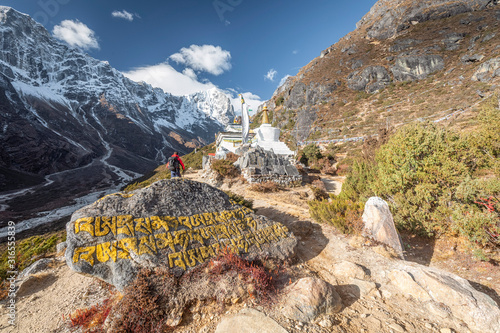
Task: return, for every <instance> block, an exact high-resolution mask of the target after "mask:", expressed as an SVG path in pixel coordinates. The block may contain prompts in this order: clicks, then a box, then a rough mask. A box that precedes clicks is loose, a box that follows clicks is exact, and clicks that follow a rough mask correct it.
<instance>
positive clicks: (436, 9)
mask: <svg viewBox="0 0 500 333" xmlns="http://www.w3.org/2000/svg"><path fill="white" fill-rule="evenodd" d="M488 5H490V6H494V5H496V1H491V0H459V1H449V0H423V1H409V0H379V1H378V2H377V3H375V5H374V6H373V7H372V8H371V9H370V11H369V12H368V13H367V14H366V15H365V16H363V18H362V19H361V20H360V21H359V22H358V23H357V24H356V27H357V28H360V27H362V26H363V27H365V28H366V30H367V35H368V37H370V38H377V39H387V38H390V37H392V36H394V35H395V34H396V33H398V32H399V31H402V30H405V29H407V28H408V27H409V26H410V24H412V23H418V22H425V21H429V20H435V19H440V18H445V17H450V16H454V15H458V14H461V13H467V12H472V11H475V10H482V9H485V8H486V7H487V6H488Z"/></svg>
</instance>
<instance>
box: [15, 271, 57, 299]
mask: <svg viewBox="0 0 500 333" xmlns="http://www.w3.org/2000/svg"><path fill="white" fill-rule="evenodd" d="M56 281H57V277H56V276H55V275H53V274H51V273H38V274H34V275H30V276H29V277H28V278H26V280H24V281H23V282H22V284H21V285H20V286H19V289H18V291H17V296H18V297H26V296H30V295H32V294H36V293H37V292H39V291H42V290H44V289H47V288H48V287H50V286H51V285H52V284H53V283H54V282H56Z"/></svg>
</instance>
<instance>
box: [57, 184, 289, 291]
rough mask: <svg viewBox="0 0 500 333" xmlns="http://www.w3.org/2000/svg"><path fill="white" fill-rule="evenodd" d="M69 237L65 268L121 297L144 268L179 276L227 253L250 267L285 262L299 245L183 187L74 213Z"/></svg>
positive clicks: (207, 189) (221, 196) (218, 198)
mask: <svg viewBox="0 0 500 333" xmlns="http://www.w3.org/2000/svg"><path fill="white" fill-rule="evenodd" d="M66 231H67V240H66V243H67V249H66V254H65V257H66V263H67V264H68V265H69V266H70V267H71V268H72V269H73V270H75V271H77V272H80V273H84V274H90V275H93V276H96V277H98V278H100V279H102V280H104V281H106V282H108V283H111V284H113V285H114V286H116V287H117V288H118V289H120V290H122V289H123V288H124V287H125V286H126V285H127V284H129V283H130V282H131V281H133V279H134V278H135V276H136V274H137V272H138V270H139V269H141V268H149V269H152V268H155V267H164V268H166V269H169V270H170V271H171V272H172V273H173V274H174V275H176V276H180V275H182V274H183V273H184V272H186V271H189V270H190V269H192V268H194V267H196V266H198V265H200V264H202V263H203V262H205V261H207V260H209V259H210V258H214V257H216V256H217V255H218V253H220V251H222V250H224V249H227V250H229V251H232V252H234V253H238V254H240V255H242V256H243V257H245V258H247V259H248V260H255V259H258V258H264V257H266V258H275V259H280V260H284V259H286V258H287V257H288V256H289V255H291V254H292V252H293V248H294V246H295V245H296V239H295V237H294V236H293V235H292V234H291V233H290V232H289V231H288V229H287V228H286V227H285V226H283V225H282V224H280V223H277V222H273V221H271V220H269V219H267V218H265V217H263V216H258V215H255V214H254V213H253V211H252V210H250V209H248V208H246V207H242V206H239V205H237V204H235V203H234V202H232V201H230V200H229V197H228V196H227V195H226V194H225V193H224V192H222V191H220V190H217V189H215V188H213V187H211V186H209V185H207V184H204V183H198V182H194V181H189V180H183V179H175V180H163V181H159V182H156V183H154V184H152V185H151V186H149V187H147V188H145V189H141V190H137V191H134V192H131V193H116V194H114V195H109V196H106V197H104V198H102V199H100V200H98V201H96V202H95V203H93V204H92V205H89V206H87V207H84V208H82V209H80V210H78V211H76V212H75V213H74V214H73V216H72V217H71V222H69V223H68V224H67V226H66Z"/></svg>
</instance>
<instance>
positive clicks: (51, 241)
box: [0, 231, 66, 281]
mask: <svg viewBox="0 0 500 333" xmlns="http://www.w3.org/2000/svg"><path fill="white" fill-rule="evenodd" d="M65 240H66V233H65V232H64V231H57V232H51V233H47V234H45V235H40V236H32V237H29V238H26V239H23V240H20V241H17V242H16V263H15V264H16V267H15V269H11V268H10V266H9V263H8V260H9V256H8V251H7V249H6V248H5V251H2V250H3V248H0V252H1V253H2V255H1V256H0V281H2V280H4V279H5V278H6V276H7V271H14V270H17V271H19V272H20V271H22V270H23V269H25V268H26V267H28V266H29V265H31V264H32V263H33V262H35V261H36V260H38V259H39V258H41V257H42V256H45V255H48V254H51V253H54V252H55V251H56V245H57V244H58V243H60V242H63V241H65ZM6 246H7V244H5V247H6Z"/></svg>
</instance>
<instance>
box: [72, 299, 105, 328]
mask: <svg viewBox="0 0 500 333" xmlns="http://www.w3.org/2000/svg"><path fill="white" fill-rule="evenodd" d="M111 308H112V301H111V299H109V298H108V299H106V300H105V301H104V302H102V304H97V305H93V306H91V307H90V308H87V309H77V310H76V311H75V312H74V313H73V314H70V315H69V320H70V321H71V324H70V325H71V327H81V328H85V329H91V330H88V331H87V332H99V331H100V328H101V327H102V324H104V321H105V320H106V318H107V317H108V315H109V312H110V311H111ZM92 328H94V329H95V330H92Z"/></svg>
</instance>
